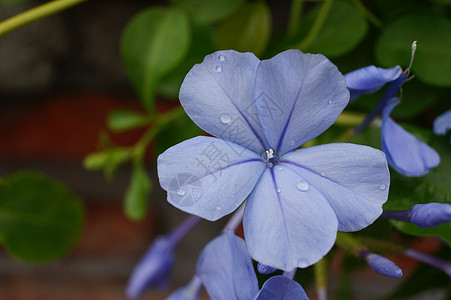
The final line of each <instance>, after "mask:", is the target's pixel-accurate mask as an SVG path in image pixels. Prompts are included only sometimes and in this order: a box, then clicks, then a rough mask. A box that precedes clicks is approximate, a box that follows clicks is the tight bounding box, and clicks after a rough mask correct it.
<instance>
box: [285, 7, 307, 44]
mask: <svg viewBox="0 0 451 300" xmlns="http://www.w3.org/2000/svg"><path fill="white" fill-rule="evenodd" d="M303 6H304V0H292V1H291V9H290V19H289V21H288V36H289V37H293V36H294V35H295V34H296V32H297V31H298V28H299V21H300V19H301V14H302V8H303Z"/></svg>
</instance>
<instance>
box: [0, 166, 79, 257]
mask: <svg viewBox="0 0 451 300" xmlns="http://www.w3.org/2000/svg"><path fill="white" fill-rule="evenodd" d="M83 221H84V208H83V205H82V203H81V201H80V199H79V198H78V197H77V196H75V195H74V194H73V193H72V192H71V191H70V190H69V189H68V188H67V187H66V186H65V185H63V184H62V183H60V182H57V181H54V180H52V179H50V178H49V177H47V176H44V175H42V174H40V173H36V172H27V171H22V172H17V173H14V174H12V175H10V176H7V177H5V178H3V179H1V181H0V239H1V243H2V244H3V245H4V246H5V248H6V250H7V251H8V253H10V254H11V255H12V256H14V257H16V258H18V259H21V260H24V261H28V262H43V261H48V260H51V259H56V258H59V257H61V256H62V255H64V254H66V253H67V252H68V251H69V250H70V249H71V248H72V247H73V246H74V244H75V242H76V241H77V240H78V238H79V236H80V232H81V229H82V225H83Z"/></svg>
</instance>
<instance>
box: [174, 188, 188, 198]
mask: <svg viewBox="0 0 451 300" xmlns="http://www.w3.org/2000/svg"><path fill="white" fill-rule="evenodd" d="M176 193H177V195H179V196H184V195H185V193H186V192H185V190H182V189H178V190H177V191H176Z"/></svg>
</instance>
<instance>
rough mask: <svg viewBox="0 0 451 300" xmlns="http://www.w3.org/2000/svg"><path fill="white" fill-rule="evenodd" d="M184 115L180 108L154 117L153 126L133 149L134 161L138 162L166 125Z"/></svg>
mask: <svg viewBox="0 0 451 300" xmlns="http://www.w3.org/2000/svg"><path fill="white" fill-rule="evenodd" d="M184 113H185V111H184V110H183V108H182V107H180V106H179V107H177V108H174V109H172V110H170V111H168V112H167V113H164V114H161V115H158V116H156V117H155V120H154V124H153V126H151V127H150V128H149V129H148V130H147V131H146V132H145V133H144V134H143V135H142V136H141V138H140V139H139V141H138V142H137V143H136V144H135V146H134V147H133V148H134V149H133V153H132V156H133V157H134V159H135V160H136V161H139V160H140V159H142V157H143V156H144V152H145V151H146V148H147V146H148V145H149V143H150V142H151V141H152V140H153V139H154V138H155V137H156V135H157V134H158V132H160V130H161V129H163V128H164V127H165V126H166V125H167V124H169V123H171V122H173V121H174V120H176V119H178V118H179V117H180V116H182V115H183V114H184Z"/></svg>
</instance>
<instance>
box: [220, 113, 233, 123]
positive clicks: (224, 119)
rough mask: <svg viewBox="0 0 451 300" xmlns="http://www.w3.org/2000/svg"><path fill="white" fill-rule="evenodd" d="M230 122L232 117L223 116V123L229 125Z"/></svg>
mask: <svg viewBox="0 0 451 300" xmlns="http://www.w3.org/2000/svg"><path fill="white" fill-rule="evenodd" d="M230 120H231V118H230V115H228V114H222V115H221V122H222V123H224V124H229V123H230Z"/></svg>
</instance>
